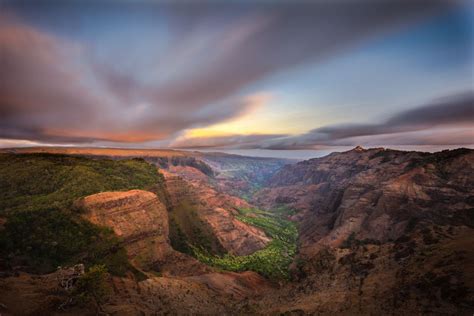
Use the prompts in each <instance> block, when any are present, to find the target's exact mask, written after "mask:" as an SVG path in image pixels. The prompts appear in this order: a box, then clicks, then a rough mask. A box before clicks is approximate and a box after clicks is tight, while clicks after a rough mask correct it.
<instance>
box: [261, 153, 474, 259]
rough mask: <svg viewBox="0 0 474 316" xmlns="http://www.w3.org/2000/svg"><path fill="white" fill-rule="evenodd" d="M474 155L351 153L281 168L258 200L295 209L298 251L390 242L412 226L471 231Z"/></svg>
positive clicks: (473, 205)
mask: <svg viewBox="0 0 474 316" xmlns="http://www.w3.org/2000/svg"><path fill="white" fill-rule="evenodd" d="M473 170H474V151H472V150H467V149H465V150H464V149H459V150H453V151H444V152H439V153H435V154H428V153H418V152H402V151H395V150H384V149H382V148H374V149H369V150H365V149H362V148H360V147H357V148H355V149H353V150H351V151H348V152H345V153H333V154H331V155H329V156H326V157H323V158H317V159H311V160H308V161H304V162H300V163H297V164H295V165H291V166H287V167H285V168H283V169H282V170H281V171H280V172H279V173H277V174H276V175H275V176H274V177H273V178H272V179H271V180H270V186H271V187H270V188H269V189H266V190H265V191H263V192H260V193H259V195H258V196H257V201H258V200H260V202H261V203H264V204H286V205H289V206H291V207H294V208H297V209H300V210H302V213H300V214H299V215H297V216H296V217H295V219H298V218H299V219H300V222H301V229H300V241H301V251H302V252H303V253H305V252H308V253H315V252H317V250H318V249H320V248H321V247H325V246H331V247H335V246H339V245H341V243H342V242H343V241H344V240H346V239H347V238H348V237H349V236H350V235H351V234H355V236H354V237H356V238H357V239H362V240H363V239H371V240H377V241H380V242H386V241H389V240H396V239H397V238H400V237H401V236H403V235H404V234H405V233H406V232H407V231H409V230H410V229H413V227H414V226H415V225H422V224H423V223H425V224H426V223H438V224H443V225H460V224H467V225H470V226H473V225H474V221H473V217H472V211H473V207H474V200H473V198H472V197H473V196H474V177H473V176H472V175H473Z"/></svg>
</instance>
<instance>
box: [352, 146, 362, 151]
mask: <svg viewBox="0 0 474 316" xmlns="http://www.w3.org/2000/svg"><path fill="white" fill-rule="evenodd" d="M352 150H354V151H365V149H364V147H362V146H356V147H354V149H352Z"/></svg>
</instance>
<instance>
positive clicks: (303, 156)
mask: <svg viewBox="0 0 474 316" xmlns="http://www.w3.org/2000/svg"><path fill="white" fill-rule="evenodd" d="M359 147H360V148H362V149H364V150H371V149H383V150H396V151H404V152H410V151H412V152H425V153H437V152H441V151H444V150H458V149H471V150H474V146H456V145H451V146H446V147H443V148H441V149H440V148H438V146H429V145H428V146H427V145H425V146H392V147H383V146H378V147H377V146H372V147H364V146H360V145H356V146H337V147H335V146H331V147H328V148H320V149H309V150H308V149H295V150H276V149H222V150H218V149H217V150H216V149H203V148H201V149H190V148H188V149H179V148H140V147H135V148H131V147H106V146H102V147H93V146H70V145H63V146H60V145H59V146H58V145H51V146H31V147H30V146H24V147H0V153H1V152H2V151H8V150H22V149H23V150H30V149H31V150H34V149H46V150H47V149H56V148H58V149H84V150H88V149H90V150H96V149H97V150H125V151H133V150H136V151H175V152H178V153H182V152H190V153H196V152H197V153H202V154H206V153H207V154H229V155H237V156H242V157H250V158H268V159H287V160H296V161H304V160H309V159H313V158H321V157H325V156H328V155H330V154H333V153H343V152H347V151H351V150H354V149H356V148H359Z"/></svg>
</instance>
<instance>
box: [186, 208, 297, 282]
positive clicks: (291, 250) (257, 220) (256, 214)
mask: <svg viewBox="0 0 474 316" xmlns="http://www.w3.org/2000/svg"><path fill="white" fill-rule="evenodd" d="M237 218H238V219H239V220H241V221H242V222H245V223H248V224H250V225H253V226H256V227H259V228H261V229H263V230H264V231H265V233H266V234H267V235H268V236H270V237H271V238H273V240H272V241H271V242H270V243H269V244H268V245H267V247H265V248H264V249H262V250H259V251H256V252H255V253H253V254H251V255H248V256H233V255H230V254H226V255H224V256H222V257H219V256H212V255H209V254H208V253H207V252H206V251H203V250H202V249H199V248H196V247H193V250H194V254H195V256H196V257H197V258H198V259H199V260H200V261H202V262H204V263H206V264H209V265H212V266H215V267H219V268H221V269H224V270H230V271H245V270H252V271H255V272H258V273H260V274H262V275H263V276H265V277H267V278H269V279H280V280H281V279H288V278H289V274H288V268H289V265H290V264H291V262H292V261H293V257H294V255H295V252H296V240H297V236H298V232H297V229H296V225H295V224H294V223H293V222H290V221H288V220H285V219H283V218H282V217H281V216H279V214H272V213H270V212H266V211H262V210H258V209H241V210H240V215H238V216H237Z"/></svg>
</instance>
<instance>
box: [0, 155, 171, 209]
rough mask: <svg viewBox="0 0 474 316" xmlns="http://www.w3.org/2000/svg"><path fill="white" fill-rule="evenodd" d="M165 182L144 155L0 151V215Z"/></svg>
mask: <svg viewBox="0 0 474 316" xmlns="http://www.w3.org/2000/svg"><path fill="white" fill-rule="evenodd" d="M160 183H164V180H163V177H162V175H161V174H159V173H158V172H156V167H155V166H153V165H150V164H148V163H146V162H145V161H144V160H142V159H130V160H120V161H114V160H108V159H89V158H84V157H75V156H67V155H53V154H22V155H13V154H0V215H2V214H5V213H9V212H14V211H25V210H38V209H42V208H50V207H54V208H64V207H66V208H68V207H70V206H71V204H72V202H73V201H74V200H76V199H77V198H79V197H83V196H87V195H90V194H94V193H97V192H103V191H118V190H131V189H155V190H157V189H158V188H157V186H159V184H160Z"/></svg>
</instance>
